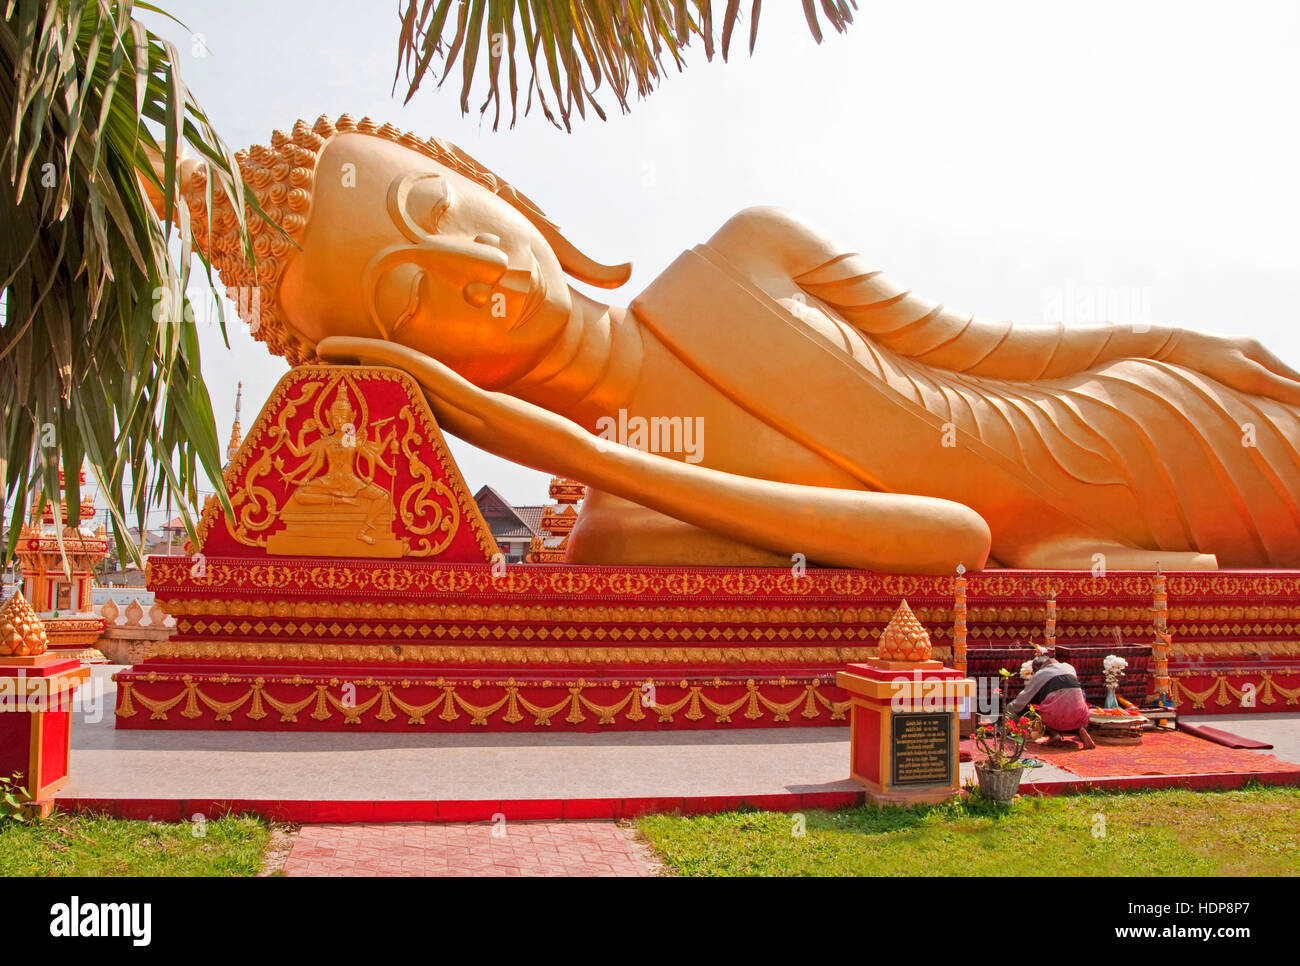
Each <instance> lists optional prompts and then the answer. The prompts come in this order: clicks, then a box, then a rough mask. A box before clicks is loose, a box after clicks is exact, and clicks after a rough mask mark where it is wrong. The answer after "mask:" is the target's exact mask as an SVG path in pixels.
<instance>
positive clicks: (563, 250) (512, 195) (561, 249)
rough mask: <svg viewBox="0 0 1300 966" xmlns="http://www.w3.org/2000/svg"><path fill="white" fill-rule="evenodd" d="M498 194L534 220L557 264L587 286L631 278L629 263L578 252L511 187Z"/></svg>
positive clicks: (609, 285)
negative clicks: (610, 262) (608, 262)
mask: <svg viewBox="0 0 1300 966" xmlns="http://www.w3.org/2000/svg"><path fill="white" fill-rule="evenodd" d="M498 193H499V194H500V196H501V197H502V198H504V199H505V200H506V201H508V202H510V204H511V205H512V206H513V207H514V208H515V209H517V210H518V211H519V212H520V214H522V215H523V216H524V217H525V218H527V219H528V220H529V221H531V222H532V223H533V226H534V227H535V228H536V229H537V230H538V231H540V232H541V233H542V237H543V238H545V239H546V243H547V244H548V245H550V246H551V251H553V252H555V257H556V258H558V259H559V261H560V267H561V268H563V269H564V270H565V271H566V272H568V273H569V274H570V275H572V276H573V277H574V278H576V279H577V280H578V281H580V282H586V283H587V284H588V285H596V286H598V287H600V288H618V287H619V286H620V285H622V284H623V283H624V282H626V281H627V280H628V279H629V278H631V277H632V263H631V262H624V263H623V264H622V265H602V264H601V263H600V262H598V261H596V260H595V259H593V258H589V257H588V256H586V255H584V254H583V253H582V252H580V251H578V249H577V248H576V247H574V244H573V242H571V241H569V239H567V238H565V237H564V235H563V234H562V233H561V232H560V229H559V228H557V227H556V226H555V225H554V223H552V222H551V220H550V219H548V218H547V217H546V216H545V215H544V214H542V212H541V210H540V209H538V207H537V206H536V205H535V204H533V203H532V202H531V201H529V200H528V199H527V198H525V197H524V196H523V195H521V194H520V193H519V192H518V191H516V190H515V189H514V188H513V187H511V186H503V187H502V188H501V189H499V191H498Z"/></svg>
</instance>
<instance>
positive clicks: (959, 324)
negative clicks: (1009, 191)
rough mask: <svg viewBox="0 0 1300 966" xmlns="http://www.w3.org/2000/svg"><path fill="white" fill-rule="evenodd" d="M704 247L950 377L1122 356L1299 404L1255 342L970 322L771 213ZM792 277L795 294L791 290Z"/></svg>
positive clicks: (1070, 370) (1171, 331) (750, 217)
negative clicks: (951, 373) (812, 299)
mask: <svg viewBox="0 0 1300 966" xmlns="http://www.w3.org/2000/svg"><path fill="white" fill-rule="evenodd" d="M708 246H709V247H710V248H712V249H714V250H715V251H717V252H718V253H720V254H722V255H723V256H724V257H725V258H727V259H728V260H729V261H732V262H734V263H735V264H737V265H738V266H740V267H741V269H742V271H744V272H745V273H746V274H747V275H748V276H749V277H751V278H752V279H753V280H754V281H756V282H757V283H758V284H760V285H761V286H763V287H764V289H765V290H766V291H767V292H768V294H769V295H772V296H774V297H776V298H781V297H789V296H791V295H794V296H796V297H802V296H801V295H800V293H801V292H802V293H807V294H808V295H811V296H813V297H815V298H816V299H818V300H820V301H821V302H823V303H825V304H826V305H828V306H830V307H831V308H832V309H834V310H835V312H837V313H838V314H839V315H841V316H843V317H844V318H845V319H846V320H847V321H848V322H850V323H851V324H852V325H853V326H854V327H856V328H857V329H859V330H860V331H861V332H863V333H864V334H865V335H868V336H869V337H870V338H871V339H872V340H873V341H875V342H877V343H879V344H880V345H883V346H886V347H887V348H889V349H891V350H893V351H894V352H897V353H899V354H900V355H905V356H909V357H911V358H914V359H917V360H918V361H920V362H924V363H926V364H928V365H932V366H937V367H940V368H943V369H948V370H951V371H954V372H963V373H969V374H970V375H974V376H982V377H986V378H991V379H1012V380H1020V381H1034V380H1039V379H1055V378H1061V377H1065V376H1071V375H1075V374H1077V373H1081V372H1086V371H1088V370H1089V369H1092V368H1094V367H1096V366H1100V365H1104V364H1105V363H1108V362H1114V361H1117V360H1120V359H1151V360H1156V361H1163V362H1168V363H1171V364H1174V365H1179V366H1183V367H1185V368H1188V369H1192V370H1194V371H1196V372H1200V373H1203V374H1205V375H1207V376H1210V377H1211V378H1213V379H1217V380H1218V381H1220V382H1222V383H1224V384H1225V385H1227V386H1230V387H1232V388H1234V389H1237V390H1239V391H1241V392H1247V393H1252V394H1255V395H1261V396H1268V397H1271V398H1274V399H1278V400H1280V401H1282V402H1288V403H1291V404H1293V405H1297V404H1300V374H1297V373H1296V372H1295V371H1294V370H1292V369H1291V368H1289V367H1288V366H1286V365H1285V364H1284V363H1282V362H1281V361H1280V360H1279V359H1278V358H1277V357H1276V356H1274V355H1272V354H1271V353H1270V352H1268V351H1267V350H1266V349H1264V348H1263V347H1262V346H1260V345H1259V344H1258V343H1257V342H1255V341H1253V340H1250V339H1228V338H1221V337H1218V336H1212V335H1204V334H1201V333H1198V332H1192V331H1189V330H1187V329H1179V328H1173V327H1170V326H1163V325H1152V326H1133V325H1123V324H1111V323H1104V322H1103V323H1093V324H1085V325H1071V326H1068V327H1067V326H1065V325H1060V324H1058V325H1053V326H1024V325H1013V324H1012V323H1011V322H1006V321H991V320H987V319H980V318H976V317H975V316H972V315H968V314H965V313H961V312H955V311H953V310H952V309H949V308H945V307H944V306H942V305H940V304H938V303H935V302H931V301H929V300H928V299H924V298H922V297H920V296H918V295H916V294H914V293H913V292H911V291H910V290H908V289H906V288H904V287H903V286H901V285H899V284H897V283H896V282H894V281H893V280H891V279H890V278H888V277H887V276H885V275H884V273H883V272H881V271H880V270H879V269H877V268H876V267H874V266H873V265H871V264H870V263H869V262H868V261H867V260H866V259H865V258H863V257H862V256H861V255H858V254H855V253H851V252H846V251H845V249H844V248H843V247H842V246H839V245H837V244H836V243H835V242H833V241H832V240H831V239H830V238H828V237H827V236H825V235H824V234H822V233H821V232H820V231H818V230H817V229H816V228H814V227H813V226H811V225H809V224H808V223H807V222H805V221H803V220H802V219H800V218H798V217H797V216H795V215H792V214H790V213H789V212H785V211H782V210H781V209H777V208H749V209H746V210H745V211H742V212H741V213H740V214H738V215H736V216H735V217H733V218H731V219H730V220H729V221H728V222H727V223H726V224H725V225H723V227H722V228H721V229H720V230H719V231H718V232H717V233H716V234H715V235H714V236H713V238H711V239H710V240H709V242H708ZM791 281H793V287H794V288H795V291H790V289H791V288H792V286H791Z"/></svg>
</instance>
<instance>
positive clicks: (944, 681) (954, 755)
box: [836, 661, 975, 805]
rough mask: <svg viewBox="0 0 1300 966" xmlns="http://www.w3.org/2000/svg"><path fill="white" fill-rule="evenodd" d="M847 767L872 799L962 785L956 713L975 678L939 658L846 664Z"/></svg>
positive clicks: (887, 800)
mask: <svg viewBox="0 0 1300 966" xmlns="http://www.w3.org/2000/svg"><path fill="white" fill-rule="evenodd" d="M836 683H838V684H839V686H840V687H842V688H843V689H844V690H846V691H847V692H848V693H849V701H850V702H851V704H852V720H851V722H850V725H849V727H850V729H851V734H852V750H851V752H850V762H851V764H850V775H851V776H852V778H853V780H854V781H857V782H860V783H861V784H862V785H864V786H866V789H867V796H868V798H870V799H871V800H872V801H874V802H875V803H876V804H877V805H916V804H927V803H932V802H942V801H944V800H946V799H948V798H951V797H952V796H953V795H955V794H956V793H957V789H958V785H959V771H958V769H959V755H958V748H957V746H958V736H957V732H958V726H957V725H958V717H959V715H960V714H961V713H962V712H964V711H965V710H966V709H967V708H969V706H970V702H971V699H972V698H973V697H974V695H975V682H973V681H971V680H969V679H967V678H966V677H965V676H964V675H962V674H961V673H959V672H957V671H954V670H952V669H951V668H945V667H944V666H943V665H942V664H940V663H939V662H938V661H919V662H899V661H877V662H871V663H868V664H850V665H849V666H848V667H847V668H845V669H844V670H843V671H840V672H839V674H837V675H836Z"/></svg>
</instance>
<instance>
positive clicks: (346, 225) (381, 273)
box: [183, 115, 1300, 573]
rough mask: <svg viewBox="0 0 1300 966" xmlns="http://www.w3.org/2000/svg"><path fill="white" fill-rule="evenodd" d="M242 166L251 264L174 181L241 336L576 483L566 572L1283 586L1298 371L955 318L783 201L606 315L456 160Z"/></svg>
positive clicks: (581, 270)
mask: <svg viewBox="0 0 1300 966" xmlns="http://www.w3.org/2000/svg"><path fill="white" fill-rule="evenodd" d="M239 160H240V165H241V168H242V170H243V172H244V176H245V179H246V180H247V181H248V183H249V184H250V185H252V186H253V188H254V189H255V191H256V193H257V195H258V198H259V200H260V202H261V204H262V206H263V210H264V211H265V212H266V213H267V216H268V217H269V218H270V219H272V220H273V221H275V222H276V223H277V224H279V225H280V226H282V228H283V229H284V231H283V232H279V231H277V230H275V229H274V228H272V227H271V226H269V225H267V224H266V223H265V222H262V221H261V220H259V219H257V218H254V219H253V223H252V224H251V225H250V228H251V230H252V241H253V247H254V251H255V253H256V254H257V256H258V258H257V262H256V268H255V269H251V268H250V267H249V265H248V263H247V260H246V259H245V258H244V256H243V254H242V252H241V250H240V242H239V238H238V236H237V234H236V233H235V232H234V229H233V217H232V216H231V213H230V212H229V210H228V204H229V203H228V201H226V199H224V197H223V198H218V199H217V201H216V207H215V210H214V211H213V212H212V213H211V222H210V224H211V231H210V232H209V231H208V230H207V228H206V225H207V224H208V222H207V218H208V213H207V211H206V210H205V178H204V174H203V171H202V168H201V166H200V165H198V164H196V163H195V162H192V161H191V162H185V164H184V165H183V175H184V183H183V194H184V197H185V200H186V201H187V203H188V204H189V205H190V208H191V213H192V221H193V224H194V225H195V226H197V227H196V243H197V244H198V245H199V246H200V247H201V248H203V249H204V250H205V251H207V252H209V253H210V254H211V256H212V258H213V261H214V264H215V265H216V266H217V268H218V269H219V270H220V271H221V275H222V278H223V280H224V281H225V283H226V284H227V285H228V286H231V287H232V289H234V290H235V291H233V292H232V297H233V298H234V299H235V300H236V301H237V302H238V304H239V305H240V308H241V312H242V313H243V314H245V317H246V318H247V319H248V320H249V322H250V324H252V325H253V326H254V332H255V335H256V336H257V337H258V338H260V339H263V340H264V341H266V343H267V344H268V347H269V348H270V349H271V350H272V351H273V352H277V353H280V354H283V355H285V356H286V357H287V358H288V359H289V360H290V361H291V362H302V361H308V360H311V359H316V358H320V359H324V360H326V361H337V362H346V361H361V362H366V363H371V364H382V365H389V366H394V367H398V368H401V369H404V370H406V371H407V372H409V373H410V374H411V375H412V376H413V377H414V378H416V379H417V380H418V381H419V382H420V383H421V385H422V386H423V387H424V390H425V392H426V394H427V395H428V397H429V401H430V403H431V406H432V408H433V410H434V412H435V415H436V416H437V418H438V420H439V422H440V423H441V424H442V425H443V427H444V428H445V429H446V430H448V431H449V432H451V433H453V434H455V435H457V436H459V437H461V438H462V439H464V440H466V441H468V442H470V443H473V444H475V445H477V446H479V447H481V448H483V449H486V450H488V451H490V452H493V453H496V454H498V455H500V456H503V457H505V458H507V459H511V460H514V461H517V462H519V463H522V464H525V465H528V466H532V467H535V468H537V469H540V470H543V471H545V472H547V473H551V474H554V475H560V476H567V477H571V478H574V479H578V480H582V481H584V482H586V483H587V484H588V485H589V490H588V494H589V495H588V499H587V500H586V502H585V504H584V508H583V510H582V513H581V515H580V518H579V522H578V524H577V526H576V528H575V529H574V531H573V534H572V537H571V538H570V551H569V553H570V560H571V561H573V562H575V563H601V564H692V565H781V566H789V565H790V561H791V558H792V556H793V555H797V554H802V555H803V558H804V559H806V560H807V561H808V562H809V563H812V564H819V565H825V566H841V567H859V568H867V569H871V570H878V571H889V572H907V573H944V572H951V571H952V570H953V568H955V567H957V566H958V565H959V564H960V565H964V566H965V567H966V568H968V569H971V570H978V569H980V568H983V567H985V566H1009V567H1033V568H1058V567H1059V568H1090V567H1094V566H1095V565H1097V564H1098V563H1104V565H1105V566H1106V567H1109V568H1111V569H1123V568H1154V567H1155V566H1156V565H1157V563H1159V564H1162V565H1163V566H1164V567H1165V568H1166V569H1195V568H1213V567H1216V566H1224V567H1297V566H1300V506H1298V504H1300V452H1298V450H1297V442H1298V441H1300V375H1297V373H1296V372H1294V371H1293V370H1291V369H1290V368H1288V367H1287V366H1285V365H1284V364H1283V363H1281V362H1280V361H1279V360H1278V359H1277V358H1275V357H1274V356H1273V355H1272V354H1270V353H1269V352H1267V351H1266V350H1264V349H1263V348H1262V347H1260V346H1259V345H1258V344H1257V343H1255V342H1253V341H1249V340H1241V339H1228V338H1221V337H1216V336H1210V335H1202V334H1198V333H1195V332H1190V331H1186V330H1182V329H1177V328H1169V327H1164V326H1151V327H1147V328H1139V327H1131V326H1122V325H1109V324H1090V325H1072V326H1063V325H1057V326H1048V327H1043V326H1021V325H1012V324H1011V323H1008V322H994V321H988V320H984V319H981V318H978V317H973V316H971V315H968V314H964V313H960V312H956V311H954V310H952V309H949V308H947V307H945V306H943V305H940V304H938V303H935V302H931V301H928V300H926V299H923V298H921V297H919V296H918V295H916V294H914V293H912V292H910V291H909V290H907V289H906V288H904V287H903V286H901V285H899V284H898V283H896V282H894V281H893V280H891V279H890V278H888V277H887V276H885V275H884V274H883V273H881V272H880V271H879V270H878V269H877V268H876V267H874V266H873V265H872V264H871V263H869V262H868V261H867V260H866V259H865V258H863V257H862V256H861V255H858V254H855V253H853V252H852V251H851V250H849V249H846V248H844V247H843V246H841V245H839V244H838V243H836V242H835V241H833V240H831V239H830V238H828V237H826V236H825V235H824V234H822V233H821V232H820V231H818V230H817V229H816V228H815V227H813V226H811V225H809V224H808V223H807V222H805V221H803V220H801V219H800V218H798V217H797V216H795V215H792V214H790V213H788V212H785V211H782V210H778V209H773V208H751V209H747V210H745V211H742V212H740V213H739V214H737V215H736V216H734V217H732V218H731V219H730V220H728V221H727V222H726V223H725V224H723V225H722V226H721V227H720V228H719V229H718V231H717V233H716V234H714V235H713V237H712V238H710V239H709V240H708V241H707V242H705V243H704V244H701V245H697V246H695V247H694V248H692V249H690V250H689V251H686V252H685V253H683V254H682V255H681V256H680V257H679V258H678V259H677V260H676V261H675V262H674V263H673V264H672V265H671V266H670V267H669V268H668V269H667V270H666V271H664V272H663V273H662V274H661V275H660V276H659V277H657V278H656V279H654V280H653V281H652V282H651V283H650V284H649V285H648V286H647V287H646V288H645V289H644V290H643V291H642V292H641V293H640V294H638V295H637V296H636V297H635V298H633V299H632V300H631V301H630V303H629V304H628V305H627V307H618V306H613V305H605V304H602V303H601V302H599V301H596V300H594V299H592V298H589V297H587V296H585V295H583V294H581V293H579V292H577V291H575V290H574V289H572V288H571V287H570V286H569V284H568V281H567V278H566V275H567V276H572V277H574V278H577V279H579V280H581V281H584V282H587V283H589V284H592V285H596V286H600V287H606V288H614V287H617V286H619V285H621V284H622V283H624V282H625V281H626V280H627V279H628V277H629V274H630V266H628V265H619V266H607V265H602V264H599V263H597V262H595V261H593V260H592V259H590V258H588V257H587V256H586V255H584V254H582V252H580V251H579V250H578V249H577V248H576V247H575V246H574V245H573V244H571V243H570V242H569V241H568V240H567V239H566V238H565V237H564V236H563V235H562V234H561V233H560V232H559V230H558V229H557V228H556V227H555V226H554V225H553V224H552V223H551V222H549V221H548V220H547V219H546V218H545V216H543V215H542V213H541V212H540V211H539V210H538V209H537V207H536V206H535V205H533V204H532V202H530V201H529V200H528V199H527V198H525V197H524V196H523V195H521V194H520V193H519V192H518V191H516V190H515V189H514V188H513V187H511V186H510V185H509V184H507V183H506V182H504V181H502V180H501V179H499V178H498V177H497V176H495V175H494V174H492V173H491V172H490V171H488V170H487V169H485V168H484V167H482V166H481V165H479V164H478V163H477V162H475V161H474V160H473V159H471V158H469V157H468V156H467V155H465V154H463V153H462V152H460V151H459V150H458V149H457V148H455V147H454V146H452V145H450V144H447V143H446V142H442V141H438V140H427V141H426V140H421V139H419V138H417V137H414V136H412V135H404V134H402V133H401V132H399V131H397V130H396V129H394V128H392V127H391V126H384V127H376V126H375V125H374V124H372V123H371V122H369V121H361V122H356V121H354V120H352V119H351V118H349V117H347V116H346V115H345V116H343V117H340V118H338V119H337V120H336V121H331V120H330V119H328V118H324V117H323V118H321V119H320V120H318V121H317V122H316V123H315V124H314V125H309V124H307V123H305V122H301V121H300V122H298V124H297V125H296V126H295V127H294V128H293V130H292V131H291V132H289V133H284V132H276V134H275V135H274V136H273V137H272V139H271V145H270V146H269V147H266V146H258V147H254V148H252V149H251V150H250V151H249V152H246V153H244V152H241V154H240V155H239ZM638 418H640V419H641V420H644V421H653V420H656V419H657V420H659V421H660V424H661V425H664V426H668V425H670V424H671V423H672V420H675V419H679V420H682V421H685V420H693V421H694V422H693V423H692V425H698V426H699V427H700V429H701V430H702V437H701V438H700V439H699V440H697V443H699V444H700V445H698V447H697V452H696V453H695V454H694V458H693V459H691V460H688V459H685V458H683V454H682V453H681V452H675V451H662V452H648V451H642V450H640V449H637V448H635V446H627V445H622V442H626V441H616V440H610V439H606V438H604V437H605V436H607V435H608V433H605V432H603V431H602V430H603V428H605V427H608V426H610V425H612V424H614V422H615V421H618V420H622V422H621V423H620V425H627V424H629V423H631V422H634V421H636V420H637V419H638ZM1099 554H1100V555H1102V556H1098V555H1099Z"/></svg>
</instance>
